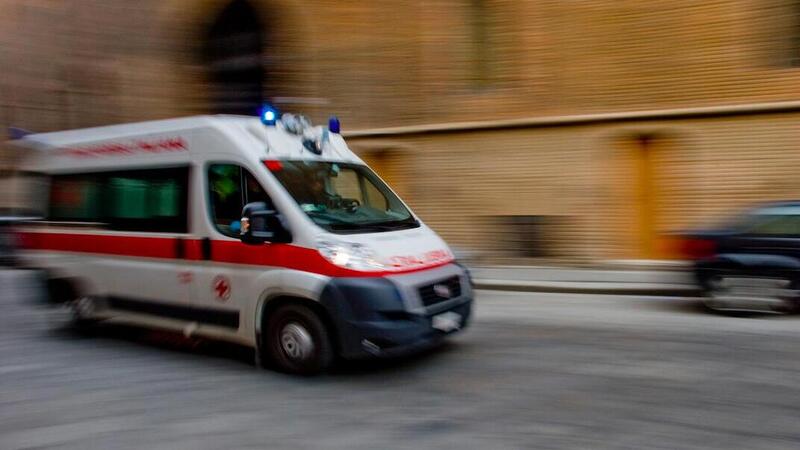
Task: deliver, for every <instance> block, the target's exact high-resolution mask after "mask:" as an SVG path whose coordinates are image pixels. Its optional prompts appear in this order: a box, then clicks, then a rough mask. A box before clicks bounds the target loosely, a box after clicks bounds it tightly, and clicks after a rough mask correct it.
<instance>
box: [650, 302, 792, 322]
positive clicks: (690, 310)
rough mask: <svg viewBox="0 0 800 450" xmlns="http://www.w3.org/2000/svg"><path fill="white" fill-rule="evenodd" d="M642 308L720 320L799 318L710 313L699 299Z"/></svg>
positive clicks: (753, 313) (765, 313)
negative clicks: (700, 315) (731, 318)
mask: <svg viewBox="0 0 800 450" xmlns="http://www.w3.org/2000/svg"><path fill="white" fill-rule="evenodd" d="M641 305H642V307H644V308H649V309H655V310H661V311H670V312H678V313H685V314H704V315H707V316H711V317H714V316H717V317H720V318H725V317H733V318H746V319H776V318H784V319H788V318H793V317H794V318H800V317H798V315H796V314H776V313H772V312H758V311H712V310H710V309H708V308H706V307H705V306H704V305H703V302H702V301H701V300H700V299H699V298H677V297H675V298H668V299H659V300H658V301H647V302H642V303H641Z"/></svg>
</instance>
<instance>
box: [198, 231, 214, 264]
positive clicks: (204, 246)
mask: <svg viewBox="0 0 800 450" xmlns="http://www.w3.org/2000/svg"><path fill="white" fill-rule="evenodd" d="M200 247H201V251H202V252H203V259H204V260H206V261H208V260H210V259H211V238H207V237H205V238H203V240H202V241H200Z"/></svg>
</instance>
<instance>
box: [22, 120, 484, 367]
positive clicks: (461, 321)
mask: <svg viewBox="0 0 800 450" xmlns="http://www.w3.org/2000/svg"><path fill="white" fill-rule="evenodd" d="M12 143H13V144H15V145H17V146H21V147H23V151H24V152H25V158H24V162H23V164H22V167H21V170H22V172H23V173H25V174H27V175H29V176H32V177H34V178H38V179H39V183H38V186H40V189H41V195H39V197H40V198H43V199H46V207H44V208H43V214H42V219H41V220H36V221H31V222H27V223H26V224H24V225H23V226H21V227H20V229H19V236H18V237H19V242H20V246H21V248H22V250H21V257H22V259H23V260H24V261H25V265H26V266H28V267H34V268H37V269H41V270H42V271H43V273H45V274H46V278H47V291H48V293H49V296H48V298H49V302H50V303H52V304H57V305H61V306H62V307H63V306H66V307H68V308H69V309H70V310H71V311H72V314H74V320H75V322H76V323H78V324H81V325H86V324H91V323H94V322H96V321H101V320H107V321H112V322H114V321H116V322H124V323H129V324H135V325H138V326H145V327H154V328H165V329H171V330H177V331H181V332H183V333H185V334H186V335H187V336H195V335H196V336H202V337H207V338H212V339H220V340H227V341H232V342H236V343H239V344H244V345H247V346H252V347H253V348H254V349H255V354H256V355H257V356H256V359H257V363H259V364H264V365H266V364H269V365H270V366H271V367H274V368H276V369H278V370H282V371H285V372H289V373H298V374H314V373H318V372H321V371H324V370H325V369H326V368H328V367H329V366H330V365H331V364H332V363H333V362H334V361H335V359H336V358H339V357H342V358H359V357H369V356H393V355H398V354H406V353H409V352H414V351H417V350H419V349H423V348H428V347H430V346H432V345H434V344H436V343H437V342H440V341H441V340H442V338H444V337H445V336H448V335H450V334H453V333H456V332H458V331H459V330H463V329H464V328H465V327H466V326H467V324H468V321H469V319H470V311H471V304H472V300H473V292H472V289H471V280H470V278H469V274H468V271H467V270H466V269H465V268H464V267H463V266H461V265H460V264H459V263H457V262H456V261H455V259H454V257H453V253H452V252H451V250H450V249H449V248H448V246H447V244H445V242H444V241H443V240H442V239H441V238H440V237H439V236H438V235H437V234H436V233H435V232H434V231H433V230H431V229H430V228H428V227H427V226H426V225H425V224H424V223H423V222H422V221H421V220H420V219H419V217H417V216H416V215H415V214H414V213H413V212H412V211H411V210H410V209H409V208H408V206H406V204H405V203H403V201H402V200H400V198H399V197H398V196H397V195H396V194H395V193H394V192H393V191H392V190H391V189H390V188H389V187H388V186H387V185H386V183H384V182H383V181H382V180H381V178H380V177H379V176H377V175H376V174H375V172H373V171H372V170H370V168H369V167H367V165H366V164H365V163H364V161H362V160H361V159H360V158H359V157H358V156H357V155H356V154H355V153H354V152H353V151H351V150H350V149H349V148H348V146H347V144H346V143H345V140H344V139H343V138H342V135H341V133H340V125H339V121H338V120H337V119H336V118H335V117H333V118H331V120H330V121H329V123H328V126H326V127H324V126H312V125H311V124H310V123H309V121H308V119H307V118H305V117H304V116H301V115H292V114H284V115H282V116H279V114H278V113H277V111H276V110H275V109H272V108H265V109H264V111H263V113H262V114H261V117H255V116H253V117H245V116H225V115H218V116H198V117H188V118H178V119H168V120H157V121H149V122H142V123H133V124H123V125H112V126H104V127H98V128H88V129H81V130H71V131H62V132H53V133H41V134H28V135H26V136H24V137H22V138H20V139H16V140H14V141H12Z"/></svg>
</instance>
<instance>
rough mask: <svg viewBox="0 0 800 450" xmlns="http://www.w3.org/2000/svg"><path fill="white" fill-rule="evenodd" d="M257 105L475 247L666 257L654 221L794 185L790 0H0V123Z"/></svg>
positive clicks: (541, 255) (685, 220)
mask: <svg viewBox="0 0 800 450" xmlns="http://www.w3.org/2000/svg"><path fill="white" fill-rule="evenodd" d="M265 101H266V102H271V103H273V104H275V105H277V106H278V107H279V108H281V109H282V110H283V111H292V112H302V113H305V114H307V115H308V116H309V117H311V118H312V120H313V121H314V122H317V123H324V122H323V121H324V120H325V119H327V116H328V115H329V114H337V115H338V116H339V117H340V119H341V120H342V124H343V130H344V132H345V134H346V136H348V137H349V142H350V144H351V146H352V148H353V149H354V150H355V151H357V152H358V153H359V154H360V155H362V156H363V157H364V158H365V159H366V160H367V161H368V162H370V163H371V164H372V165H373V167H374V168H375V169H376V170H377V171H378V172H379V173H380V174H381V175H382V176H383V177H384V178H385V179H387V181H388V182H389V183H390V184H391V185H392V186H393V187H394V188H395V189H396V190H397V191H398V192H399V193H400V194H401V195H402V196H403V197H404V198H405V199H406V200H407V201H408V202H409V203H410V204H411V206H412V207H413V208H414V209H415V210H416V212H417V213H418V214H420V216H421V217H422V218H423V219H424V220H426V221H427V222H428V223H429V224H430V225H431V226H432V227H433V228H434V229H436V230H437V231H438V232H440V233H441V234H442V235H443V237H444V238H445V239H446V240H448V242H450V243H452V244H453V245H454V246H456V247H458V248H461V249H464V250H466V251H468V252H471V253H472V255H473V256H474V257H475V258H476V259H479V260H480V261H482V262H494V263H496V262H502V263H519V264H538V263H540V262H547V263H552V262H570V263H575V264H581V263H585V264H594V263H598V262H602V261H609V260H620V259H623V260H627V259H637V260H638V259H658V258H671V257H675V256H677V255H676V254H675V249H674V248H673V247H672V246H671V245H670V242H669V239H667V238H665V237H664V236H665V235H666V234H668V233H670V232H672V231H675V230H680V229H684V228H687V227H693V226H697V225H702V224H707V223H709V222H712V221H715V220H718V219H719V218H720V217H722V216H725V215H727V214H728V213H730V212H731V211H732V210H735V209H736V208H740V207H744V206H746V205H749V204H751V203H754V202H757V201H764V200H774V199H786V198H797V197H800V195H798V194H797V193H798V192H800V177H798V176H797V172H798V170H797V169H798V168H800V139H798V132H800V126H798V124H800V1H793V0H759V1H754V0H727V1H702V2H699V1H690V0H650V1H640V0H608V1H606V0H595V1H592V0H583V1H559V0H527V1H504V0H427V1H411V0H394V1H363V0H336V1H333V0H327V1H322V0H319V1H318V0H306V1H302V2H298V1H285V0H233V1H231V0H140V1H136V2H130V1H127V0H102V1H101V0H0V125H2V126H3V127H7V126H15V127H21V128H25V129H30V130H34V131H37V132H38V131H50V130H61V129H69V128H79V127H89V126H96V125H104V124H111V123H119V122H131V121H139V120H147V119H156V118H165V117H173V116H185V115H192V114H206V113H236V114H254V113H255V111H256V110H257V108H258V106H259V105H260V104H261V103H262V102H265ZM0 155H2V169H4V170H11V169H12V168H13V167H14V166H15V164H16V161H17V159H18V157H19V155H18V154H17V153H14V152H13V151H12V150H10V149H7V148H4V149H3V150H2V152H1V153H0ZM16 198H17V196H16V195H15V193H14V189H13V188H12V187H11V186H8V185H7V186H4V187H3V188H2V189H0V203H1V204H2V206H14V203H15V202H18V200H16Z"/></svg>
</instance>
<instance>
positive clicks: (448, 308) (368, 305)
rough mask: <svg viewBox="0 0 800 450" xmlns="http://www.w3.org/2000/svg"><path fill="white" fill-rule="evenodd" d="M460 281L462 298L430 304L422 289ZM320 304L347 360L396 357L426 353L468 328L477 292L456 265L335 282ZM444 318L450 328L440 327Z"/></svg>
mask: <svg viewBox="0 0 800 450" xmlns="http://www.w3.org/2000/svg"><path fill="white" fill-rule="evenodd" d="M455 277H458V280H459V281H458V282H459V284H460V290H459V291H458V295H453V296H452V297H451V298H446V299H444V298H443V299H441V301H436V302H435V303H430V302H428V304H425V302H424V301H423V299H422V298H421V295H420V288H421V287H424V286H430V285H433V284H436V283H438V282H440V281H443V280H454V279H455ZM320 301H321V303H322V304H323V305H324V306H325V308H326V309H327V310H328V312H329V314H330V317H331V319H332V321H333V326H334V329H335V334H336V341H337V344H338V349H339V353H340V355H341V356H342V357H344V358H359V357H365V356H379V357H393V356H398V355H403V354H408V353H414V352H417V351H420V350H424V349H426V348H429V347H431V346H434V345H436V344H438V343H439V342H440V341H441V340H442V339H443V338H445V337H446V336H448V335H450V334H454V333H457V332H458V331H461V330H463V329H464V328H466V327H467V326H468V325H469V321H470V316H471V313H472V301H473V294H472V288H471V286H470V280H469V275H468V274H467V272H466V271H465V270H464V269H463V268H462V267H460V266H458V265H456V264H451V265H448V266H444V267H441V268H436V269H431V270H429V271H423V272H416V273H413V274H408V275H394V276H389V277H382V278H334V279H331V281H330V282H329V283H328V285H327V286H326V287H325V289H324V290H323V292H322V297H321V299H320ZM443 318H446V319H447V321H446V322H445V323H446V324H449V325H450V326H441V325H442V323H441V322H442V319H443ZM434 322H436V324H435V323H434ZM437 327H438V328H437Z"/></svg>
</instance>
